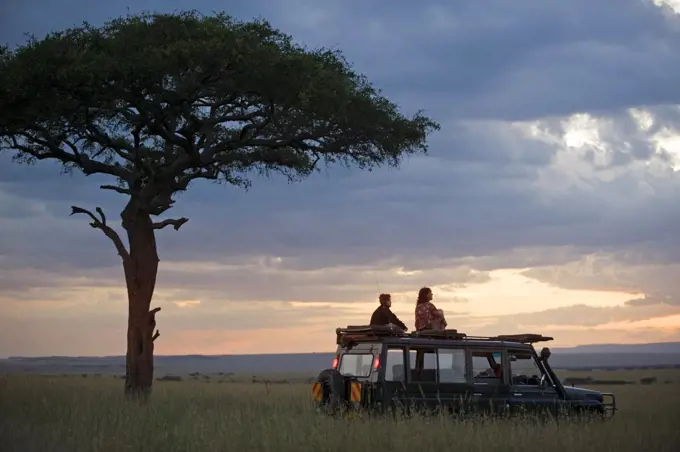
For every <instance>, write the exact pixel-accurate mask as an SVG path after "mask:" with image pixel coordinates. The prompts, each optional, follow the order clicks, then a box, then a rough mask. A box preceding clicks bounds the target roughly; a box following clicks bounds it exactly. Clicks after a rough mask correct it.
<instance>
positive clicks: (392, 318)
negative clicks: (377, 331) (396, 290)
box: [371, 293, 408, 331]
mask: <svg viewBox="0 0 680 452" xmlns="http://www.w3.org/2000/svg"><path fill="white" fill-rule="evenodd" d="M378 301H379V302H380V306H378V308H377V309H376V310H375V311H373V315H372V316H371V326H378V325H389V324H390V323H391V324H392V325H396V326H398V327H399V328H401V329H402V330H404V331H406V330H408V328H407V327H406V325H404V322H402V321H401V320H399V318H398V317H397V316H396V315H395V314H394V313H393V312H392V311H391V310H390V307H391V306H392V296H391V295H390V294H388V293H382V294H380V297H378Z"/></svg>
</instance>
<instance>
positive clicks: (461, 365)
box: [438, 348, 467, 383]
mask: <svg viewBox="0 0 680 452" xmlns="http://www.w3.org/2000/svg"><path fill="white" fill-rule="evenodd" d="M438 358H439V382H440V383H465V382H466V381H467V378H466V377H465V350H460V349H458V350H456V349H446V348H440V349H439V351H438Z"/></svg>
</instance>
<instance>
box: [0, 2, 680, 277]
mask: <svg viewBox="0 0 680 452" xmlns="http://www.w3.org/2000/svg"><path fill="white" fill-rule="evenodd" d="M178 8H197V9H198V10H200V11H203V12H206V13H209V12H211V11H212V10H220V9H226V10H227V12H229V13H231V14H234V15H236V16H238V17H242V18H251V17H254V16H257V15H261V16H263V17H265V18H267V19H269V20H271V22H272V23H273V24H274V25H275V26H279V27H281V28H282V29H283V30H284V31H286V32H289V33H291V34H293V35H294V36H295V37H296V38H298V39H300V40H302V41H304V42H305V43H306V44H308V45H310V46H313V47H314V46H321V45H324V46H333V47H339V48H341V49H342V50H343V52H344V53H345V55H346V56H347V57H348V59H349V60H350V61H353V62H354V63H355V64H356V67H357V69H358V70H360V71H361V72H365V73H366V74H367V75H368V76H369V78H371V79H372V80H374V81H375V83H376V84H377V86H378V87H380V88H383V89H384V92H385V93H386V94H387V95H388V96H389V97H391V98H393V99H394V100H396V101H397V102H398V103H400V104H401V105H403V106H404V107H405V109H406V111H407V112H412V111H413V110H414V109H416V108H425V109H426V112H427V113H429V114H431V115H433V116H434V117H435V119H436V120H438V121H439V122H441V123H442V126H443V130H442V131H441V132H440V133H437V134H434V135H433V136H432V137H431V140H430V142H431V155H430V156H429V157H417V158H411V159H409V160H407V161H406V162H404V164H403V166H402V168H401V169H400V170H399V171H395V170H379V171H375V172H373V173H359V172H348V171H344V170H340V169H337V168H333V169H329V170H328V172H327V173H326V172H322V173H320V174H317V175H315V176H313V177H312V178H310V180H308V181H305V182H303V183H300V184H296V185H286V183H285V181H282V180H280V179H273V180H257V181H256V183H255V186H254V187H253V189H252V190H250V191H249V192H247V193H246V192H243V191H241V190H239V189H235V188H232V187H223V186H213V185H212V184H208V183H199V184H196V186H194V187H192V189H191V191H190V192H189V193H187V194H185V195H183V196H181V197H180V198H179V200H178V203H177V207H176V208H174V209H173V210H174V211H175V212H173V211H172V210H171V211H169V212H168V214H169V215H170V216H188V217H190V218H191V221H190V222H189V223H188V224H187V225H185V226H184V227H183V229H182V230H181V231H179V232H174V231H172V230H170V231H165V230H164V231H161V232H160V233H159V249H160V254H161V259H162V260H183V261H197V260H211V261H222V262H224V261H229V260H230V259H233V260H238V259H246V258H247V257H248V256H252V255H268V256H280V257H283V259H284V262H286V263H287V262H292V263H293V264H294V265H295V266H296V268H298V269H314V268H323V267H333V266H337V265H355V266H356V265H370V264H378V263H379V264H380V265H384V266H386V267H389V266H394V267H399V266H403V267H405V268H406V269H418V268H436V267H439V266H441V265H443V262H446V261H447V260H450V259H455V258H462V257H464V256H491V255H495V254H499V253H505V256H506V260H505V261H504V262H505V263H507V264H508V265H510V264H512V263H513V262H514V263H517V262H518V261H512V260H510V259H509V258H507V256H510V255H511V250H512V249H515V248H518V247H522V248H533V249H535V248H538V247H552V246H574V247H578V248H585V249H590V250H592V249H596V250H603V249H604V250H611V249H615V248H617V247H622V246H627V245H630V244H634V243H640V242H642V241H645V240H648V239H649V237H654V239H655V240H657V241H659V242H663V241H664V240H665V241H666V242H665V245H664V246H665V247H666V248H667V249H668V245H669V244H675V243H677V240H676V239H675V238H674V229H672V228H671V227H670V225H673V224H677V223H678V220H680V207H678V203H677V202H672V201H673V199H674V198H673V196H672V195H673V193H674V192H675V190H676V189H675V188H674V187H677V185H674V184H673V183H672V182H671V181H670V180H664V181H662V182H663V183H666V184H667V185H668V184H671V185H668V186H669V187H671V188H665V191H664V190H661V192H660V195H659V196H656V197H654V198H649V199H645V200H644V202H643V201H639V202H638V201H635V202H634V201H631V200H627V199H626V195H625V193H627V190H628V191H631V190H632V191H634V190H636V187H637V185H636V184H637V183H638V181H637V180H636V179H635V176H631V178H629V179H626V178H625V177H620V178H619V179H617V180H614V181H609V182H605V181H600V180H597V181H595V182H593V190H592V191H583V190H572V191H570V192H567V193H566V194H562V195H560V197H558V198H550V199H547V198H545V197H544V196H543V195H541V192H542V190H543V188H545V187H541V186H537V185H536V183H537V180H538V179H539V176H540V174H541V171H542V170H543V169H544V168H546V167H547V166H549V165H550V164H551V163H553V162H554V161H555V157H556V155H557V152H558V149H557V148H556V147H555V146H554V145H552V144H549V143H544V142H540V141H536V140H527V139H525V138H524V137H522V136H521V135H520V134H519V133H518V132H517V130H515V129H513V128H511V127H509V126H508V125H507V124H505V123H501V122H497V121H494V120H491V119H494V118H495V119H513V120H517V119H526V118H539V117H544V116H546V115H553V116H554V115H562V114H569V113H573V112H578V111H594V112H606V114H607V115H608V116H609V117H613V118H618V119H617V122H616V123H617V124H619V126H618V127H619V129H620V130H619V129H617V130H616V133H615V134H613V135H612V136H614V135H616V139H617V140H619V141H620V140H623V138H621V136H624V137H627V138H630V142H631V143H632V144H633V145H634V146H633V147H632V151H629V152H628V153H624V152H620V153H618V154H615V155H616V156H617V157H616V159H614V160H612V161H613V163H612V165H613V166H617V165H618V166H621V165H624V164H628V163H631V162H634V161H635V160H640V159H646V158H649V157H650V155H651V154H652V151H651V150H650V149H651V145H650V144H649V142H648V141H645V140H644V139H641V138H640V137H639V136H638V135H639V134H638V132H637V130H636V129H635V128H634V124H633V123H632V122H631V121H630V120H628V119H627V117H626V116H625V114H624V113H622V109H623V108H626V107H632V106H638V105H654V104H657V103H660V102H663V103H672V102H680V96H679V94H680V85H678V84H677V80H676V74H677V73H678V69H680V54H679V53H678V52H675V51H672V49H673V48H674V47H673V45H674V43H676V42H677V38H678V35H677V32H676V28H677V20H675V21H674V20H673V19H669V18H668V17H666V16H665V15H664V14H663V12H662V11H661V10H660V9H658V8H655V7H653V6H652V5H651V4H648V3H647V4H646V3H644V2H641V1H637V0H630V1H620V2H616V6H614V5H613V4H611V3H609V2H592V1H588V2H587V3H586V2H585V0H574V1H571V2H556V1H542V2H539V1H531V2H529V1H524V2H522V1H517V2H507V1H500V0H498V1H493V2H468V3H464V4H461V5H458V4H451V5H440V4H437V3H426V4H422V3H418V4H416V3H413V2H403V1H402V2H392V1H391V2H387V1H383V2H376V1H368V2H366V1H364V2H358V1H348V2H344V3H337V2H330V1H316V2H311V1H310V2H306V1H297V2H282V1H281V2H267V3H264V2H263V1H255V2H229V3H227V4H224V3H222V2H217V1H203V2H198V3H196V2H191V3H186V2H185V3H183V2H177V1H175V2H153V1H145V0H141V1H138V2H136V3H135V5H134V7H131V8H130V10H131V11H132V12H137V11H141V10H160V11H172V10H174V9H178ZM125 12H126V5H124V4H116V2H107V3H105V4H102V5H100V4H96V5H95V3H93V2H84V1H71V2H67V3H64V2H48V1H42V2H38V1H26V2H12V3H9V4H8V6H7V7H6V8H5V14H4V18H5V19H4V20H5V21H6V23H5V24H4V25H5V26H4V27H2V31H0V33H1V35H0V41H7V42H10V43H13V44H16V43H18V42H21V41H22V39H23V38H22V33H23V32H35V33H36V34H38V35H41V34H43V33H45V32H46V31H48V30H50V29H59V28H63V27H66V26H70V25H73V24H77V23H79V22H81V21H83V20H88V21H91V22H93V23H95V24H98V23H101V22H102V21H104V20H106V19H108V18H111V17H113V16H117V15H121V14H125ZM661 108H662V107H659V108H658V109H657V110H656V111H658V112H660V114H663V118H664V121H666V120H667V122H666V123H667V124H676V123H677V122H678V112H677V110H673V109H672V108H669V107H663V108H665V109H666V110H665V111H663V110H661ZM471 118H472V119H474V118H477V119H479V118H485V119H489V120H490V121H481V122H480V121H470V120H469V119H471ZM546 124H549V125H551V127H552V129H551V130H553V131H557V130H558V129H559V127H560V126H559V122H558V121H557V120H555V119H551V120H548V121H547V122H546ZM612 140H613V138H612ZM676 181H677V179H676ZM106 182H110V181H107V180H106V179H102V178H97V177H96V176H91V177H89V178H84V177H82V176H78V175H75V176H63V175H60V174H59V169H58V167H57V166H56V165H49V164H45V163H44V162H42V163H40V164H38V165H36V166H33V167H20V166H16V165H13V164H10V163H9V158H8V157H7V156H0V190H1V192H0V193H3V194H4V195H3V196H4V197H3V198H2V205H1V206H0V215H2V217H1V220H0V233H1V234H2V237H3V238H4V237H13V238H12V240H5V239H3V240H2V242H1V243H0V254H1V255H4V256H10V257H11V259H12V260H13V261H14V262H16V265H23V266H26V267H32V268H45V269H47V268H49V269H52V270H54V271H58V270H65V271H72V269H73V268H74V267H80V268H96V267H102V268H103V267H109V266H111V265H116V264H117V263H118V257H117V256H116V255H115V252H114V250H113V247H112V245H111V244H110V243H109V242H108V240H107V239H106V238H105V237H104V236H103V235H102V234H101V233H100V232H99V231H95V230H93V229H91V228H90V227H89V226H88V225H87V219H86V218H84V217H73V218H69V217H68V213H69V212H70V205H72V204H75V205H81V206H82V207H86V208H94V207H95V206H98V205H99V206H102V207H104V208H105V211H106V212H107V214H108V216H109V218H110V219H111V221H114V220H117V217H118V214H117V212H119V211H120V208H121V207H122V203H123V199H122V198H121V197H119V196H118V195H115V194H111V193H105V192H101V191H99V190H97V189H96V187H98V186H99V185H100V184H102V183H106ZM657 188H658V187H657ZM661 188H664V187H661ZM602 192H605V194H604V195H603V194H602ZM610 192H611V193H614V192H617V193H618V192H621V193H624V195H622V196H621V197H619V198H616V202H615V203H614V202H612V198H611V197H610ZM10 196H11V198H10ZM611 196H613V195H611ZM29 205H30V206H33V207H31V208H29V207H26V206H29ZM523 259H524V260H521V262H527V261H531V262H534V263H538V262H537V261H536V259H537V258H536V257H535V256H534V257H526V256H525V257H524V258H523ZM545 259H548V260H551V259H553V260H554V259H555V257H548V256H546V257H545ZM544 262H545V261H544ZM448 264H449V265H455V263H453V262H448ZM488 266H489V267H490V268H493V267H494V264H492V263H488ZM324 283H327V281H324Z"/></svg>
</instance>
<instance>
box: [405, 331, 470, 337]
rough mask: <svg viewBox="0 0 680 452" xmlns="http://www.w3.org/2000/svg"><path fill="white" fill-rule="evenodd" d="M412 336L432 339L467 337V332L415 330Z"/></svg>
mask: <svg viewBox="0 0 680 452" xmlns="http://www.w3.org/2000/svg"><path fill="white" fill-rule="evenodd" d="M410 336H411V337H414V338H415V337H417V338H421V337H422V338H432V339H465V337H466V336H467V335H466V334H465V333H459V332H458V330H454V329H450V330H420V331H413V332H412V333H411V334H410Z"/></svg>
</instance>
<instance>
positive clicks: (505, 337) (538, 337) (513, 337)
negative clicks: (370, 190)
mask: <svg viewBox="0 0 680 452" xmlns="http://www.w3.org/2000/svg"><path fill="white" fill-rule="evenodd" d="M491 339H495V340H499V341H505V342H519V343H522V344H535V343H537V342H547V341H552V340H554V339H553V338H552V337H549V336H543V335H542V334H533V333H526V334H501V335H499V336H495V337H493V338H491Z"/></svg>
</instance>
